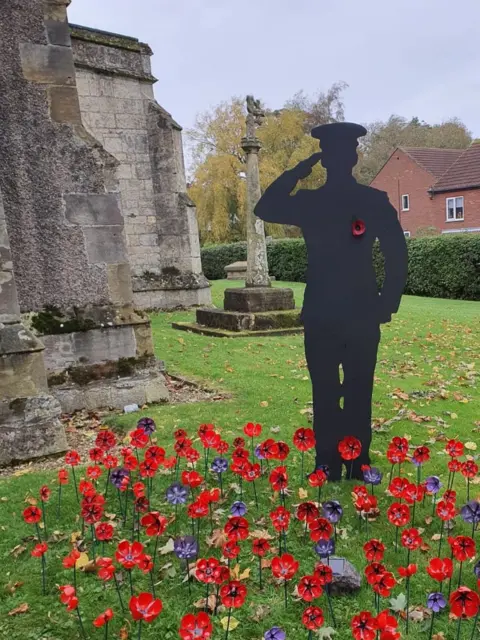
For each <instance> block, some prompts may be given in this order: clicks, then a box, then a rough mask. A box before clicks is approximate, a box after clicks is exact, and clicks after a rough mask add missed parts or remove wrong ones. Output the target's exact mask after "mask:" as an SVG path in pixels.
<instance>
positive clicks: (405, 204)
mask: <svg viewBox="0 0 480 640" xmlns="http://www.w3.org/2000/svg"><path fill="white" fill-rule="evenodd" d="M409 210H410V197H409V195H408V193H406V194H405V195H403V196H402V211H409Z"/></svg>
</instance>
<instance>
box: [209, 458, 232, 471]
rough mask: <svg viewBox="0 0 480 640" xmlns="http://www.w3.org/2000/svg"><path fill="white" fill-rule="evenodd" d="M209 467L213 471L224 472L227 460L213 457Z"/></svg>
mask: <svg viewBox="0 0 480 640" xmlns="http://www.w3.org/2000/svg"><path fill="white" fill-rule="evenodd" d="M210 468H211V470H212V471H213V472H214V473H225V471H227V470H228V460H227V459H226V458H214V459H213V460H212V466H211V467H210Z"/></svg>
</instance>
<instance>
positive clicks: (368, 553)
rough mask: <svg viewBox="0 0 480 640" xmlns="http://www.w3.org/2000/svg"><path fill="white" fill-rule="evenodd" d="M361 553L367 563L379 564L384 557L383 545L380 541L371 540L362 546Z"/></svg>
mask: <svg viewBox="0 0 480 640" xmlns="http://www.w3.org/2000/svg"><path fill="white" fill-rule="evenodd" d="M363 552H364V553H365V558H366V560H367V561H368V562H381V561H382V560H383V556H384V555H385V545H384V544H383V542H381V541H380V540H376V539H375V538H372V540H369V541H368V542H366V543H365V544H364V545H363Z"/></svg>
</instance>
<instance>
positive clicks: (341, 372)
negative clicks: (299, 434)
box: [304, 318, 380, 480]
mask: <svg viewBox="0 0 480 640" xmlns="http://www.w3.org/2000/svg"><path fill="white" fill-rule="evenodd" d="M304 326H305V355H306V360H307V366H308V370H309V373H310V378H311V381H312V391H313V415H314V417H313V427H314V431H315V439H316V468H318V467H319V466H320V465H324V464H326V465H328V467H329V469H330V479H331V480H339V479H340V478H341V474H342V464H343V462H342V459H341V457H340V454H339V453H338V443H339V441H340V440H341V439H342V438H343V437H345V436H355V437H356V438H358V439H359V440H360V441H361V443H362V453H361V455H360V457H359V458H358V459H357V460H356V461H355V462H354V463H353V465H351V463H345V464H346V466H347V477H350V474H351V477H352V478H357V479H362V478H363V474H362V472H361V465H362V464H370V457H369V448H370V442H371V439H372V431H371V419H372V393H373V382H374V375H375V366H376V362H377V352H378V344H379V342H380V327H379V326H378V325H376V324H375V325H371V324H367V325H366V324H365V323H363V324H361V325H358V324H356V323H355V318H352V326H349V327H342V326H341V325H335V326H322V325H321V324H319V323H316V322H309V321H308V320H307V321H304Z"/></svg>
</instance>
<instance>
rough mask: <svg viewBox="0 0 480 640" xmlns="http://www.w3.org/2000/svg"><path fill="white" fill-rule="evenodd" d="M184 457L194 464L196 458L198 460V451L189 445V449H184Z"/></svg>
mask: <svg viewBox="0 0 480 640" xmlns="http://www.w3.org/2000/svg"><path fill="white" fill-rule="evenodd" d="M185 459H186V460H187V462H190V463H192V464H194V463H195V462H197V460H200V452H199V451H197V450H196V449H194V448H193V447H190V449H187V450H186V451H185Z"/></svg>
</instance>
